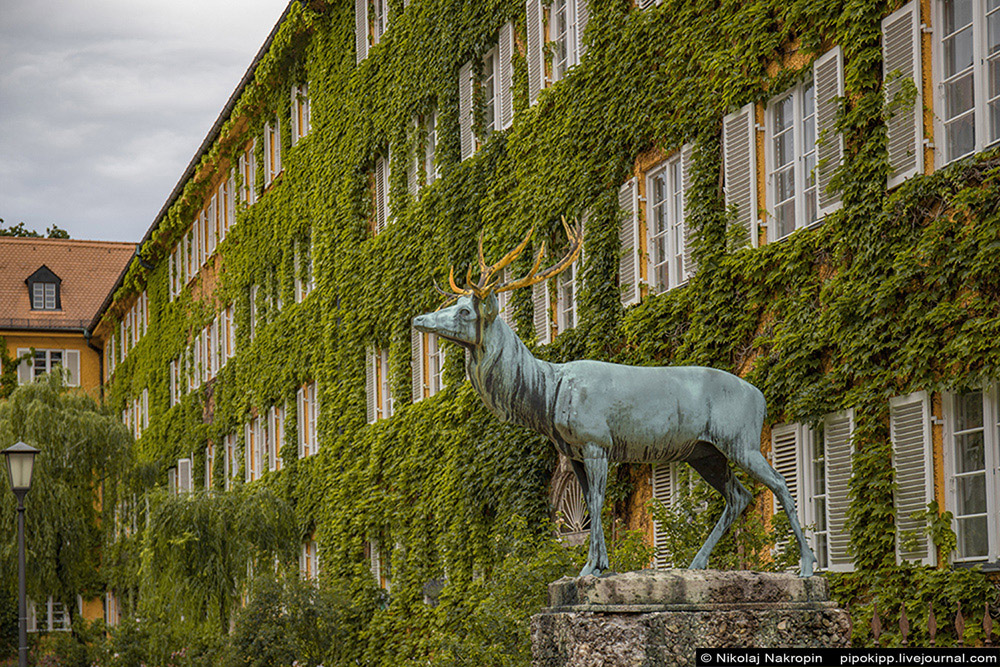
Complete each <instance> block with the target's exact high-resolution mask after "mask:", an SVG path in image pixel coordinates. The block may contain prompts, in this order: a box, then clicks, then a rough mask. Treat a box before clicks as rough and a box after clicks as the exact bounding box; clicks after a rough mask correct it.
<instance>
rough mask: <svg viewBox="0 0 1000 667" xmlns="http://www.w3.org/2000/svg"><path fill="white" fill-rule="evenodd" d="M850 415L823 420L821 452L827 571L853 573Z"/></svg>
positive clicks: (833, 416) (840, 414) (852, 427)
mask: <svg viewBox="0 0 1000 667" xmlns="http://www.w3.org/2000/svg"><path fill="white" fill-rule="evenodd" d="M853 433H854V414H853V412H852V411H850V410H848V411H846V412H839V413H835V414H831V415H827V416H826V417H825V418H824V419H823V450H824V452H825V454H826V511H827V517H828V521H827V525H828V526H829V529H830V533H829V547H830V569H831V570H834V571H839V572H849V571H852V570H854V562H853V561H852V560H851V556H850V549H849V547H850V541H851V536H850V534H849V533H848V532H847V527H846V525H845V524H846V520H847V508H848V506H849V505H850V499H849V492H850V487H851V456H852V454H853V452H854V447H853V444H852V442H851V438H852V435H853Z"/></svg>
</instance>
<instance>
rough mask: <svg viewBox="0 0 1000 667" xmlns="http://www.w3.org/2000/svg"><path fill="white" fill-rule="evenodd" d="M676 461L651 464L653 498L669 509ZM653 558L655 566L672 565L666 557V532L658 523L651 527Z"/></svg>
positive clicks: (671, 501)
mask: <svg viewBox="0 0 1000 667" xmlns="http://www.w3.org/2000/svg"><path fill="white" fill-rule="evenodd" d="M676 466H677V464H676V463H656V464H653V498H655V499H656V500H658V501H660V503H661V504H662V505H663V507H664V508H665V509H667V510H669V509H670V508H671V507H672V506H673V501H674V492H675V489H674V474H675V469H676ZM653 549H654V550H655V553H654V556H653V559H654V564H655V565H656V567H657V568H667V567H670V566H672V565H673V563H671V562H670V561H669V560H668V559H667V553H666V532H665V531H664V530H663V529H662V527H661V526H660V525H659V524H656V525H655V526H654V527H653Z"/></svg>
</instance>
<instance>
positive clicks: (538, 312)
mask: <svg viewBox="0 0 1000 667" xmlns="http://www.w3.org/2000/svg"><path fill="white" fill-rule="evenodd" d="M531 301H532V303H533V304H534V321H535V340H536V341H537V342H538V344H539V345H548V344H549V343H550V342H552V318H551V317H550V315H549V305H550V304H549V282H548V281H547V280H543V281H542V282H540V283H535V284H534V285H532V286H531Z"/></svg>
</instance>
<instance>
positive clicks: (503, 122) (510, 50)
mask: <svg viewBox="0 0 1000 667" xmlns="http://www.w3.org/2000/svg"><path fill="white" fill-rule="evenodd" d="M514 49H515V46H514V22H513V21H508V22H507V23H504V24H503V26H502V27H501V28H500V43H499V45H498V47H497V53H498V56H497V57H498V58H499V60H500V81H499V82H497V89H498V90H497V94H498V95H499V96H500V129H501V130H506V129H507V128H508V127H510V125H511V123H512V122H514V90H513V88H514V65H513V63H512V62H511V61H512V59H513V57H514Z"/></svg>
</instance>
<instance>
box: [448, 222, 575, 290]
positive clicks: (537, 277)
mask: <svg viewBox="0 0 1000 667" xmlns="http://www.w3.org/2000/svg"><path fill="white" fill-rule="evenodd" d="M562 223H563V229H565V230H566V238H568V239H569V251H568V252H567V253H566V254H565V255H564V256H563V258H562V259H560V260H559V261H558V262H556V263H555V264H553V265H552V266H550V267H548V268H546V269H544V270H542V271H539V270H538V269H539V267H540V266H541V265H542V259H544V257H545V242H544V241H542V245H541V247H540V248H539V249H538V253H536V254H535V261H534V262H533V263H532V265H531V270H530V271H529V272H528V274H527V275H526V276H524V277H523V278H518V279H516V280H508V281H506V282H503V283H500V282H497V279H495V278H494V276H496V275H497V274H498V272H500V271H502V270H503V269H504V268H506V267H507V266H508V265H510V263H511V262H513V261H514V260H515V259H517V258H518V257H519V256H520V255H521V253H522V252H524V249H525V248H526V247H528V241H530V240H531V235H532V234H534V233H535V228H534V227H532V228H531V229H529V230H528V233H527V234H525V236H524V239H522V240H521V242H520V243H518V244H517V247H516V248H514V249H513V250H511V251H510V252H508V253H507V254H506V255H504V256H503V258H502V259H501V260H500V261H499V262H497V263H496V264H493V265H490V266H487V264H486V258H485V256H484V255H483V235H482V234H480V235H479V282H478V283H475V284H473V282H472V266H469V270H468V272H467V273H466V275H465V288H464V289H463V288H461V287H459V286H458V285H457V284H456V283H455V267H454V266H453V267H451V271H450V272H449V273H448V283H449V284H450V285H451V289H452V294H449V293H447V292H445V291H444V290H441V289H439V290H438V291H439V292H441V293H442V294H444V295H445V296H448V297H454V296H469V295H475V296H477V297H479V298H480V299H485V298H486V297H487V296H489V295H490V294H499V293H500V292H507V291H510V290H513V289H517V288H518V287H530V286H531V285H534V284H536V283H540V282H542V281H543V280H548V279H549V278H551V277H553V276H555V275H558V274H559V273H562V272H563V271H564V270H566V268H567V267H569V265H570V264H572V263H573V262H574V261H576V258H577V257H578V256H579V255H580V250H581V249H582V248H583V227H582V226H579V225H578V226H577V228H576V229H573V228H571V227H570V226H569V225H568V224H567V223H566V218H563V219H562ZM491 281H492V282H491Z"/></svg>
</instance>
